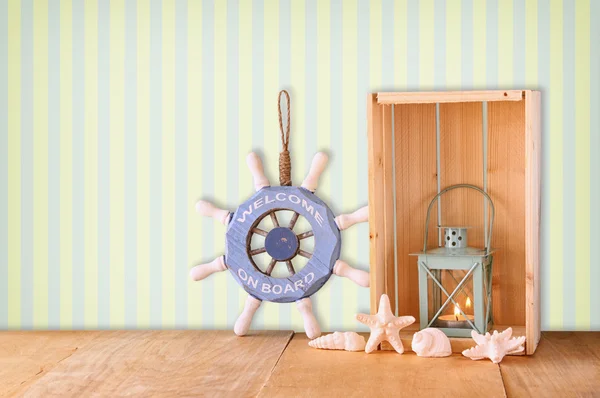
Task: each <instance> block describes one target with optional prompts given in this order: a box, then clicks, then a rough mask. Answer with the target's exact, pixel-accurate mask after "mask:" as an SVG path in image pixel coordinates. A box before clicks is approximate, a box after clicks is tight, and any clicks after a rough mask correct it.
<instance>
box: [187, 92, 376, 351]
mask: <svg viewBox="0 0 600 398" xmlns="http://www.w3.org/2000/svg"><path fill="white" fill-rule="evenodd" d="M282 93H283V94H285V96H286V98H287V103H288V123H287V132H286V133H285V134H284V131H283V124H282V119H281V106H279V107H278V108H279V125H280V129H281V140H282V144H283V151H282V152H281V154H280V158H279V182H280V184H281V185H282V186H279V187H272V186H271V184H270V182H269V180H268V179H267V177H266V176H265V174H264V171H263V165H262V162H261V160H260V158H259V157H258V155H256V154H255V153H250V154H249V155H248V157H247V163H248V167H249V169H250V172H251V174H252V176H253V178H254V188H255V189H256V193H255V194H254V195H253V196H252V197H251V198H250V199H248V200H247V201H246V202H244V203H242V204H241V205H240V206H239V207H238V208H237V210H236V211H234V212H232V213H230V212H229V211H227V210H222V209H219V208H217V207H215V206H214V205H212V204H211V203H209V202H206V201H199V202H198V203H197V204H196V211H198V212H199V213H200V214H201V215H204V216H209V217H213V218H214V219H216V220H217V221H219V222H221V223H222V224H224V225H225V226H226V227H227V231H226V233H225V255H224V256H220V257H218V258H217V259H215V260H213V261H212V262H210V263H207V264H200V265H197V266H195V267H194V268H192V269H191V271H190V277H191V278H192V279H193V280H201V279H204V278H206V277H207V276H209V275H211V274H212V273H214V272H219V271H224V270H226V269H229V271H231V274H232V275H233V277H234V279H235V280H236V282H237V283H238V284H239V285H240V286H242V288H243V289H244V290H245V291H246V292H247V293H248V298H247V300H246V304H245V306H244V310H243V312H242V314H241V315H240V317H239V318H238V320H237V321H236V323H235V325H234V332H235V333H236V334H237V335H240V336H242V335H245V334H246V333H247V332H248V330H249V328H250V323H251V321H252V317H253V316H254V313H255V312H256V310H257V309H258V308H259V306H260V304H261V302H262V301H263V300H266V301H271V302H275V303H290V302H296V304H297V307H298V310H299V311H300V313H301V314H302V317H303V320H304V329H305V331H306V334H307V336H308V337H309V338H311V339H314V338H316V337H318V336H319V335H320V334H321V331H320V328H319V324H318V323H317V321H316V319H315V317H314V315H313V312H312V303H311V301H310V298H309V297H310V296H312V295H313V294H314V293H316V292H317V291H318V290H319V289H320V288H321V287H322V286H323V285H324V284H325V282H327V280H328V279H329V277H330V276H331V275H332V274H336V275H338V276H343V277H346V278H348V279H350V280H352V281H354V282H355V283H357V284H358V285H360V286H364V287H368V286H369V274H368V273H367V272H365V271H362V270H358V269H354V268H352V267H351V266H349V265H348V264H347V263H345V262H344V261H342V260H340V258H339V257H340V249H341V244H342V242H341V237H340V231H341V230H344V229H346V228H349V227H351V226H352V225H354V224H356V223H359V222H365V221H367V219H368V214H369V212H368V207H364V208H362V209H359V210H357V211H356V212H354V213H352V214H343V215H340V216H338V217H335V216H334V215H333V212H332V211H331V210H330V209H329V207H328V206H327V204H325V202H323V201H322V200H321V199H319V198H318V197H317V196H316V195H315V194H314V191H315V190H316V189H317V185H318V180H319V176H320V175H321V173H322V172H323V170H324V169H325V165H326V163H327V155H325V154H324V153H317V154H316V155H315V157H314V159H313V161H312V164H311V167H310V171H309V173H308V175H307V176H306V178H305V179H304V181H303V182H302V185H301V186H299V187H295V186H291V185H292V182H291V177H290V170H291V164H290V156H289V152H288V143H289V126H290V118H289V95H288V93H287V92H285V91H282V92H281V93H280V97H279V98H280V99H281V94H282ZM280 105H281V104H280ZM286 215H287V216H289V219H286V218H285V216H286ZM302 225H304V226H305V227H304V228H306V229H304V230H299V228H302ZM308 241H310V242H308ZM307 242H308V243H307ZM261 260H263V261H261ZM264 260H267V261H264Z"/></svg>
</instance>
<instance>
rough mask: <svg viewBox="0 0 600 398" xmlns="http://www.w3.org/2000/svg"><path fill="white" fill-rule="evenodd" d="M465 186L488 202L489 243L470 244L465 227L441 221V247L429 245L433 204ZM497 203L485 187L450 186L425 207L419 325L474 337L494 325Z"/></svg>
mask: <svg viewBox="0 0 600 398" xmlns="http://www.w3.org/2000/svg"><path fill="white" fill-rule="evenodd" d="M459 188H465V189H474V190H476V191H478V192H479V193H481V194H482V195H483V196H484V197H485V199H486V200H487V201H488V202H489V205H490V223H489V229H488V231H487V234H486V237H485V247H484V248H475V247H469V246H468V243H467V242H468V240H467V231H468V227H464V226H441V225H440V226H438V228H440V229H441V230H442V232H443V233H442V235H441V236H442V238H443V240H444V244H443V246H440V247H436V248H429V249H428V248H427V238H428V233H429V219H430V215H431V209H432V208H433V205H434V203H435V202H436V201H437V200H438V199H439V198H440V196H442V195H443V194H445V193H446V192H448V191H451V190H454V189H459ZM493 225H494V203H493V202H492V200H491V199H490V197H489V195H488V194H487V193H486V192H485V191H483V190H482V189H481V188H479V187H476V186H474V185H469V184H459V185H452V186H449V187H448V188H446V189H444V190H442V191H440V192H439V193H438V194H437V195H436V196H435V197H434V198H433V199H432V200H431V203H430V204H429V207H428V208H427V218H426V221H425V234H424V235H425V236H424V242H423V251H422V252H419V253H411V255H412V256H417V259H418V268H419V310H420V312H419V314H420V318H421V323H420V327H421V329H424V328H427V327H435V328H439V329H440V330H442V331H443V332H444V333H445V334H446V335H447V336H449V337H470V336H471V331H472V330H475V331H477V332H478V333H486V332H487V331H488V330H489V329H490V328H491V325H492V260H493V257H492V253H493V250H491V248H490V242H491V240H492V228H493Z"/></svg>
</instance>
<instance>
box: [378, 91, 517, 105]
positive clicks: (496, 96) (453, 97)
mask: <svg viewBox="0 0 600 398" xmlns="http://www.w3.org/2000/svg"><path fill="white" fill-rule="evenodd" d="M523 95H524V91H522V90H506V91H497V90H493V91H443V92H439V91H430V92H405V93H377V101H378V102H379V104H382V105H386V104H432V103H433V104H435V103H445V102H481V101H521V100H522V99H523Z"/></svg>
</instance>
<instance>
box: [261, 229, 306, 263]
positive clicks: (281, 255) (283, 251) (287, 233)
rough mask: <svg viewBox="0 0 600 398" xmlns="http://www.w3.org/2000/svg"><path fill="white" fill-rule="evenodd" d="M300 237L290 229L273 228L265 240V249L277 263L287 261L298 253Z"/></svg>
mask: <svg viewBox="0 0 600 398" xmlns="http://www.w3.org/2000/svg"><path fill="white" fill-rule="evenodd" d="M298 246H299V243H298V237H297V236H296V234H295V233H294V232H293V231H292V230H291V229H289V228H286V227H277V228H273V229H272V230H271V231H270V232H269V234H268V235H267V237H266V238H265V249H266V250H267V253H268V254H269V256H271V257H273V258H274V259H275V260H277V261H287V260H289V259H290V258H292V257H294V256H295V255H296V252H297V251H298Z"/></svg>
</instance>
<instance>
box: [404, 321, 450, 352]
mask: <svg viewBox="0 0 600 398" xmlns="http://www.w3.org/2000/svg"><path fill="white" fill-rule="evenodd" d="M411 348H412V350H413V351H414V352H415V354H417V355H418V356H420V357H425V358H440V357H447V356H450V355H452V346H451V345H450V339H448V336H446V335H445V334H444V332H442V331H441V330H439V329H435V328H427V329H423V330H421V331H419V332H417V333H415V334H414V335H413V339H412V342H411Z"/></svg>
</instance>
